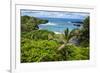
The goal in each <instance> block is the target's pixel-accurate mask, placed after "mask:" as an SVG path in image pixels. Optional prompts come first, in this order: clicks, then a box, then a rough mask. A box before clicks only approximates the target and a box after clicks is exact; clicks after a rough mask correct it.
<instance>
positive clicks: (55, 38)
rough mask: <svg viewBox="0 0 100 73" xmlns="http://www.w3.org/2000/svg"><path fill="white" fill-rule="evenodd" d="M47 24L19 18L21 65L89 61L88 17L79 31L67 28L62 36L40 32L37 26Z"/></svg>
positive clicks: (37, 19) (45, 31)
mask: <svg viewBox="0 0 100 73" xmlns="http://www.w3.org/2000/svg"><path fill="white" fill-rule="evenodd" d="M47 22H48V20H43V19H40V18H36V17H30V16H21V63H30V62H47V61H72V60H89V58H90V56H89V49H90V48H89V17H87V18H86V19H84V21H83V26H82V27H81V29H73V30H72V31H69V29H68V28H67V29H66V30H65V31H64V34H55V33H54V32H52V31H48V30H40V29H39V27H38V25H39V24H43V23H47ZM74 41H75V42H74Z"/></svg>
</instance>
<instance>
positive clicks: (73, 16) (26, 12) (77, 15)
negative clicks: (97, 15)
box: [21, 10, 89, 19]
mask: <svg viewBox="0 0 100 73" xmlns="http://www.w3.org/2000/svg"><path fill="white" fill-rule="evenodd" d="M21 15H22V16H23V15H28V16H34V17H40V18H43V17H44V18H70V19H84V18H85V17H87V16H89V13H80V12H54V11H34V10H21Z"/></svg>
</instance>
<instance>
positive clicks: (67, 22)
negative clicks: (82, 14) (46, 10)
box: [39, 18, 82, 33]
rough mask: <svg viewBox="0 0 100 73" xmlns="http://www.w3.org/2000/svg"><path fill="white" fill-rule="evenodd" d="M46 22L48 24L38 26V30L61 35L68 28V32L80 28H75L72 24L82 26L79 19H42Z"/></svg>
mask: <svg viewBox="0 0 100 73" xmlns="http://www.w3.org/2000/svg"><path fill="white" fill-rule="evenodd" d="M43 19H46V20H48V21H49V22H48V23H46V24H40V25H39V29H41V30H44V29H45V30H49V31H53V32H55V33H63V32H64V30H66V29H67V28H69V30H70V31H71V30H73V29H75V28H80V26H75V25H74V24H80V25H82V20H81V19H62V18H43Z"/></svg>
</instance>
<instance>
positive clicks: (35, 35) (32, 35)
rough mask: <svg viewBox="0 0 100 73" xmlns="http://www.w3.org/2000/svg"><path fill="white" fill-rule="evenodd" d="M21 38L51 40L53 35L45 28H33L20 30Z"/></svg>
mask: <svg viewBox="0 0 100 73" xmlns="http://www.w3.org/2000/svg"><path fill="white" fill-rule="evenodd" d="M21 37H22V38H28V39H34V40H39V39H42V40H49V39H50V40H52V39H53V37H54V32H51V31H47V30H34V31H32V32H28V33H27V32H22V35H21Z"/></svg>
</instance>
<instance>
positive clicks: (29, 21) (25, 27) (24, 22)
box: [21, 16, 48, 32]
mask: <svg viewBox="0 0 100 73" xmlns="http://www.w3.org/2000/svg"><path fill="white" fill-rule="evenodd" d="M47 22H48V21H47V20H42V19H39V18H35V17H30V16H21V31H22V32H30V31H33V30H37V29H39V27H38V25H39V24H44V23H47Z"/></svg>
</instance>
